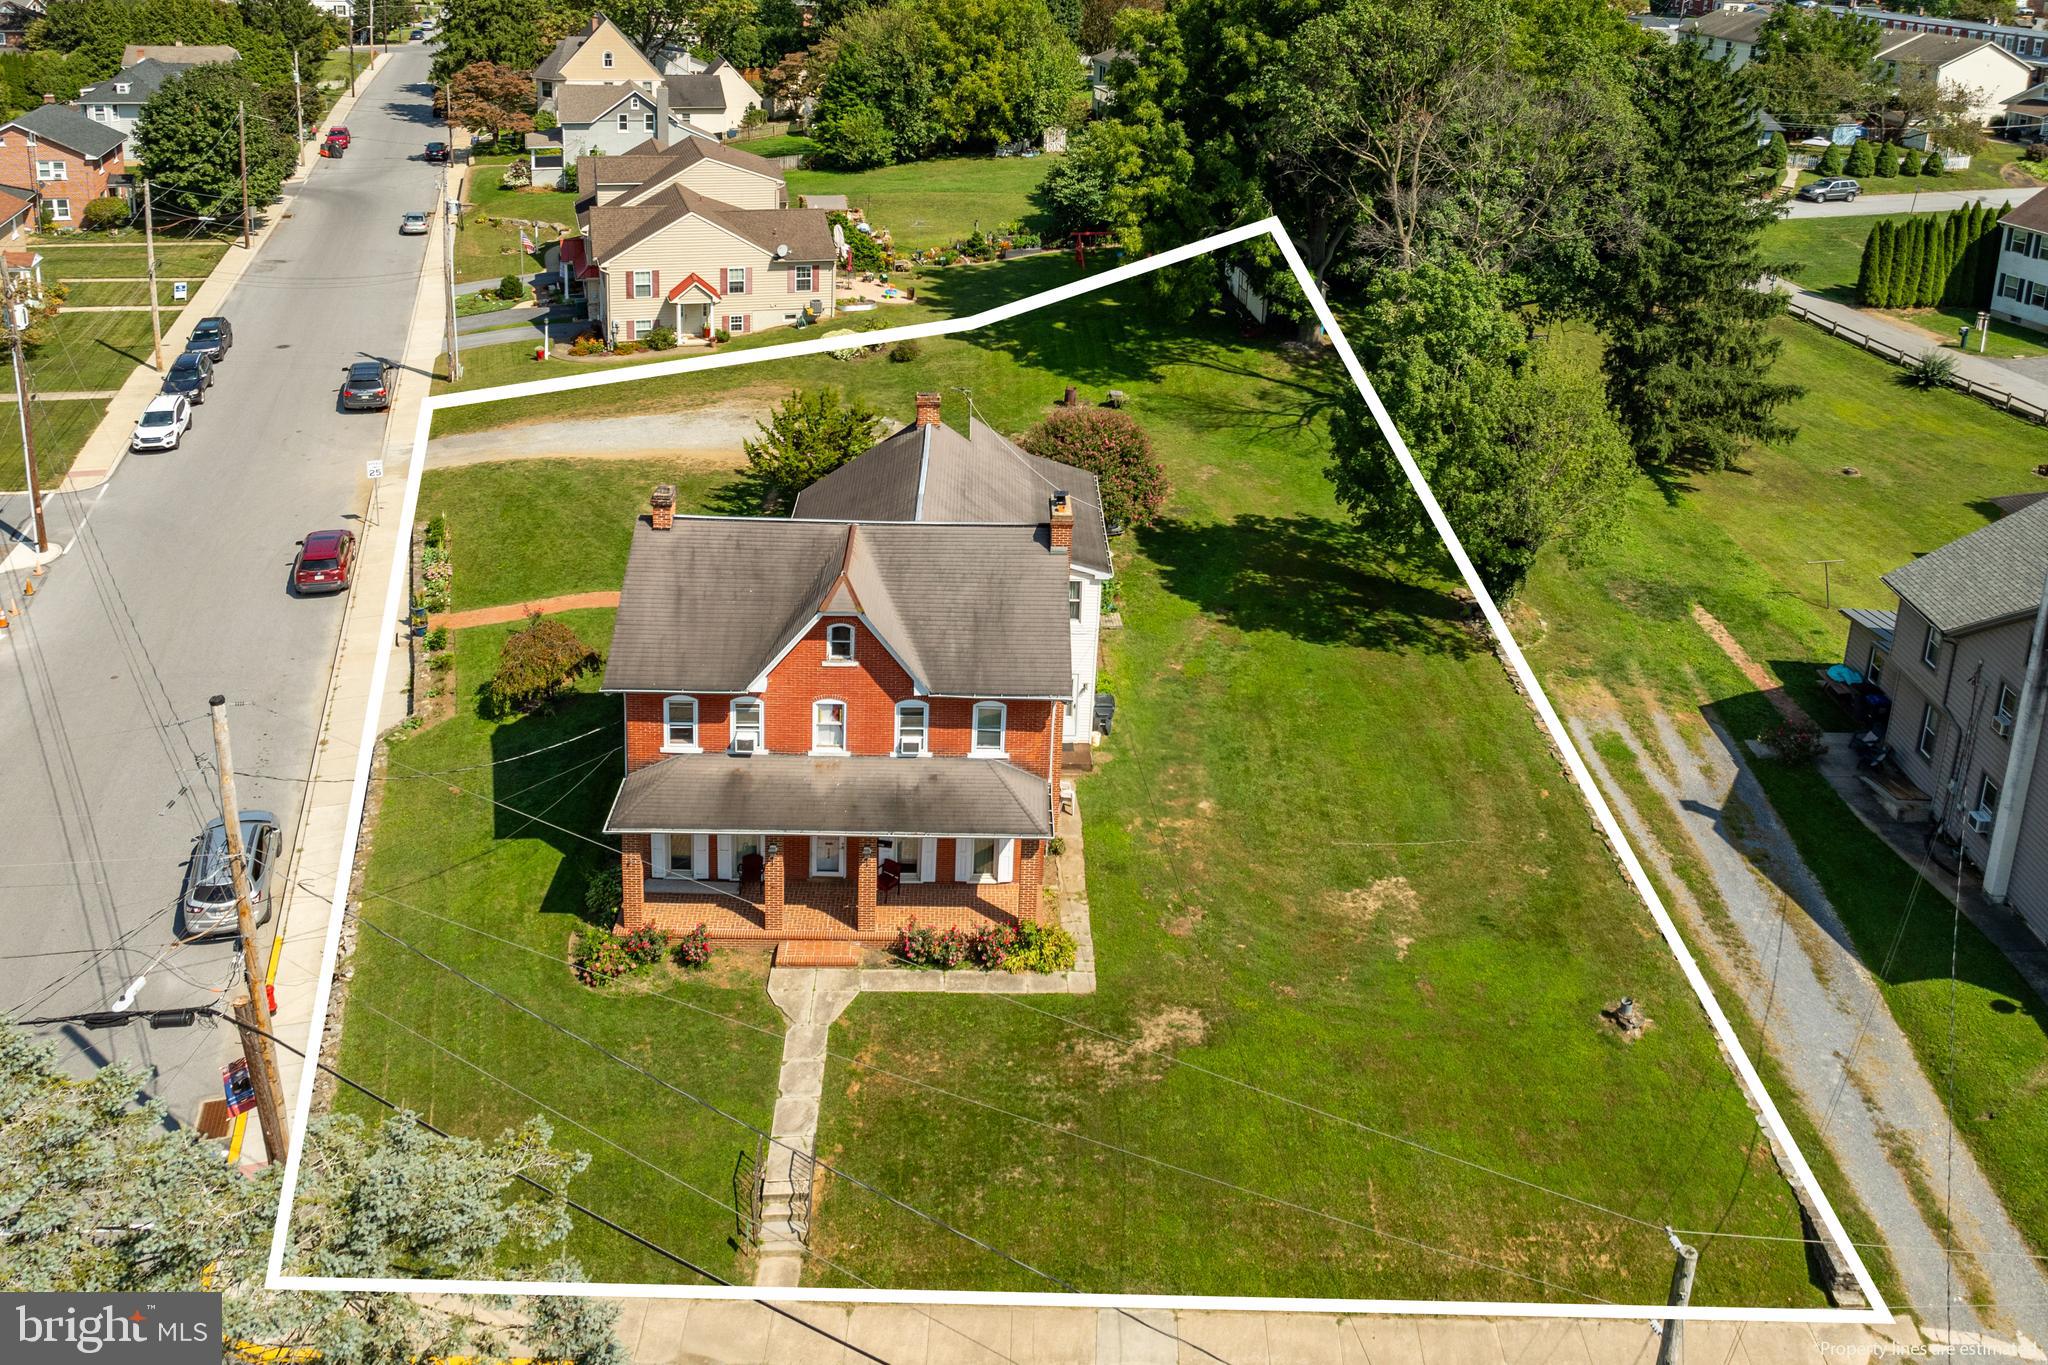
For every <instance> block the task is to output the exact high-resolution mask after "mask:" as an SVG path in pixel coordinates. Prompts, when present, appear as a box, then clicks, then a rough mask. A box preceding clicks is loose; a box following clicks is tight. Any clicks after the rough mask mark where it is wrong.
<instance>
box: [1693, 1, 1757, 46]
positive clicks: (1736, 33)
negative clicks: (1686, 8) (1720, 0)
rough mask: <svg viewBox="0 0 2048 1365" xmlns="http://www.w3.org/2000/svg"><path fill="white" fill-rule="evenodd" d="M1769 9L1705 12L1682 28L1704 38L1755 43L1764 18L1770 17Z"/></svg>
mask: <svg viewBox="0 0 2048 1365" xmlns="http://www.w3.org/2000/svg"><path fill="white" fill-rule="evenodd" d="M1770 17H1771V16H1770V12H1769V11H1768V10H1739V9H1724V10H1717V11H1715V12H1714V13H1712V14H1704V15H1701V16H1700V17H1699V18H1697V19H1695V20H1693V21H1692V22H1691V23H1689V24H1687V25H1685V26H1684V28H1682V29H1681V30H1680V32H1682V33H1689V34H1690V33H1697V34H1698V35H1699V36H1700V37H1702V38H1725V39H1727V40H1728V41H1729V42H1734V43H1754V42H1755V41H1756V35H1757V34H1758V33H1759V32H1760V31H1762V29H1763V26H1764V20H1766V19H1768V18H1770Z"/></svg>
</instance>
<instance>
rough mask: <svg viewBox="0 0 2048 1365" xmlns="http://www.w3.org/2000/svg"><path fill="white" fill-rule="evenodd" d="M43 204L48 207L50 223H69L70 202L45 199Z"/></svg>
mask: <svg viewBox="0 0 2048 1365" xmlns="http://www.w3.org/2000/svg"><path fill="white" fill-rule="evenodd" d="M43 202H44V203H46V204H48V205H49V206H50V219H51V221H52V222H57V223H68V222H70V221H71V201H70V200H69V199H45V200H44V201H43Z"/></svg>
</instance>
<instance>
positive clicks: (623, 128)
mask: <svg viewBox="0 0 2048 1365" xmlns="http://www.w3.org/2000/svg"><path fill="white" fill-rule="evenodd" d="M619 131H620V132H622V133H630V132H632V131H633V111H632V110H630V109H621V110H620V111H619Z"/></svg>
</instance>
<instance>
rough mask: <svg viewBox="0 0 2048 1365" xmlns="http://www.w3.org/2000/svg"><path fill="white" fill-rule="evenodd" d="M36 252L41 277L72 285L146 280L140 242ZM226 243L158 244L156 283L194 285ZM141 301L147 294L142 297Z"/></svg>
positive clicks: (52, 245)
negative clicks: (92, 281)
mask: <svg viewBox="0 0 2048 1365" xmlns="http://www.w3.org/2000/svg"><path fill="white" fill-rule="evenodd" d="M35 249H36V250H37V251H40V252H41V253H42V256H43V278H44V279H46V280H62V281H64V282H65V283H67V284H68V283H71V282H73V281H77V280H93V279H105V278H109V277H112V278H116V279H131V280H141V279H147V278H148V276H149V260H148V253H147V251H146V250H145V249H144V247H143V245H142V243H140V242H119V243H107V244H102V243H99V242H96V241H86V242H74V241H70V240H66V241H63V242H39V243H37V244H36V246H35ZM227 251H228V247H227V244H226V243H225V242H158V243H157V247H156V277H157V282H158V283H159V284H164V283H167V282H169V281H173V280H185V281H186V282H187V283H190V284H192V285H195V286H196V285H197V284H198V283H199V281H201V280H203V279H205V278H206V277H207V276H208V275H209V274H211V273H212V271H213V268H214V266H216V265H218V264H219V263H220V258H221V257H222V256H224V255H226V254H227ZM143 300H144V302H147V301H148V295H146V294H145V295H144V296H143Z"/></svg>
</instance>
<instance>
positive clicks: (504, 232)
mask: <svg viewBox="0 0 2048 1365" xmlns="http://www.w3.org/2000/svg"><path fill="white" fill-rule="evenodd" d="M527 240H528V241H532V240H533V238H532V234H530V233H529V234H528V236H527ZM551 240H552V239H546V240H543V241H541V242H539V243H537V245H539V246H542V247H546V246H548V245H550V242H551ZM541 265H542V261H541V258H540V257H539V255H537V254H535V253H532V252H525V251H521V250H520V249H519V229H518V228H515V227H512V226H510V225H508V224H505V223H483V222H479V221H477V218H476V217H475V216H474V215H467V216H465V217H464V218H463V220H462V230H461V231H460V232H458V233H456V234H455V278H456V280H457V281H458V282H460V283H463V284H467V283H469V282H470V281H472V280H499V279H503V278H504V277H505V276H506V275H519V276H521V277H522V278H523V277H528V276H531V275H532V274H533V273H534V272H535V271H536V270H539V269H540V268H541Z"/></svg>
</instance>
